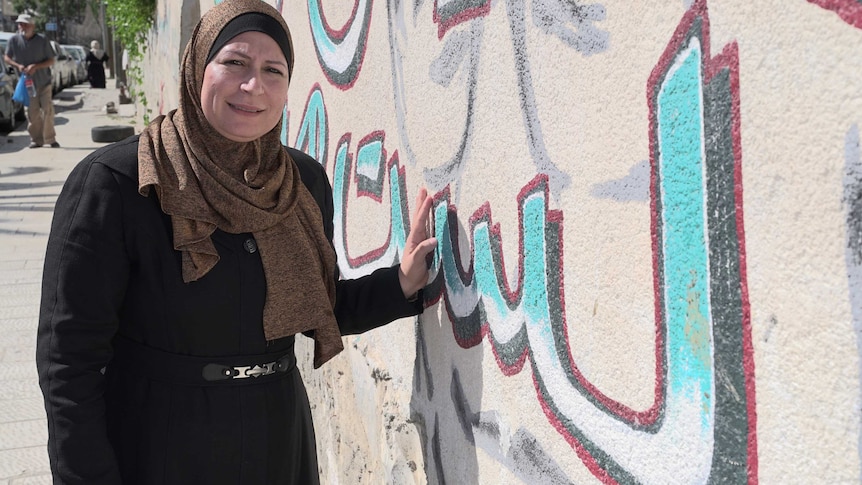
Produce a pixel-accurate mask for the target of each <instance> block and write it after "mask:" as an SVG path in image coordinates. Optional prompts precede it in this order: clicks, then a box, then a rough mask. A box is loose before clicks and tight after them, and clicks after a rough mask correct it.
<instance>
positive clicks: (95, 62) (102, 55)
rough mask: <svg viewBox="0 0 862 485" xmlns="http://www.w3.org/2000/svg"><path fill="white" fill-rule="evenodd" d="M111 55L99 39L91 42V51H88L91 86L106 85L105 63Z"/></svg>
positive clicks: (101, 86) (88, 73) (100, 86)
mask: <svg viewBox="0 0 862 485" xmlns="http://www.w3.org/2000/svg"><path fill="white" fill-rule="evenodd" d="M108 59H110V57H109V56H108V54H107V53H106V52H105V51H103V50H102V48H101V47H100V46H99V41H97V40H94V41H93V42H90V52H88V53H87V80H88V81H90V87H91V88H104V87H105V63H106V62H108Z"/></svg>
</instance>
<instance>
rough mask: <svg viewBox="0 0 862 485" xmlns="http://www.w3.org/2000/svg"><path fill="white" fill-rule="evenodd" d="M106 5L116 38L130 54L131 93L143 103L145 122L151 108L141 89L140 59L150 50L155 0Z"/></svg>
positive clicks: (115, 0) (116, 0) (119, 0)
mask: <svg viewBox="0 0 862 485" xmlns="http://www.w3.org/2000/svg"><path fill="white" fill-rule="evenodd" d="M105 5H106V8H105V11H106V15H107V17H108V24H109V25H110V26H111V27H112V28H113V34H114V39H115V40H117V41H119V43H120V44H121V45H122V46H123V48H124V49H125V50H126V53H127V54H128V56H129V66H128V68H127V69H126V78H127V79H128V80H129V81H130V82H129V83H128V84H129V95H130V96H132V97H133V98H135V99H136V100H137V101H138V102H139V103H140V104H141V106H143V108H144V116H143V118H144V123H149V122H150V109H149V108H148V104H147V98H146V94H145V93H144V91H143V89H142V81H143V72H142V71H141V67H140V61H141V59H143V57H144V53H146V51H147V35H148V34H149V32H150V29H152V27H153V23H154V22H155V17H156V0H106V2H105Z"/></svg>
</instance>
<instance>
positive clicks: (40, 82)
mask: <svg viewBox="0 0 862 485" xmlns="http://www.w3.org/2000/svg"><path fill="white" fill-rule="evenodd" d="M15 23H17V24H18V34H17V35H15V36H13V37H12V38H11V39H9V42H8V44H7V45H6V53H5V58H6V63H8V64H9V65H12V66H15V67H17V68H18V70H19V71H21V72H23V73H24V74H26V75H27V76H28V77H30V78H31V79H33V82H34V83H35V85H36V95H35V96H32V95H31V96H30V106H28V107H27V120H28V122H29V124H28V125H27V131H28V132H29V133H30V148H39V147H41V146H42V145H49V146H51V147H54V148H58V147H59V146H60V144H59V143H57V140H56V139H55V136H56V135H55V133H54V103H53V101H51V98H52V97H53V94H54V93H53V91H52V85H53V83H52V81H51V66H52V65H54V50H53V49H52V48H51V44H50V43H49V42H48V39H46V38H45V36H44V35H42V34H37V33H36V24H34V23H33V18H32V17H31V16H30V15H28V14H21V15H19V16H18V18H17V19H16V20H15Z"/></svg>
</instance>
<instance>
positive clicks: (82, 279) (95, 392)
mask: <svg viewBox="0 0 862 485" xmlns="http://www.w3.org/2000/svg"><path fill="white" fill-rule="evenodd" d="M114 177H115V174H114V173H113V172H112V171H111V170H109V169H108V168H106V167H105V166H104V165H102V164H98V163H92V164H86V165H80V166H78V167H77V168H76V169H75V170H73V171H72V173H71V174H70V176H69V178H68V179H67V181H66V184H65V186H64V188H63V190H62V192H61V194H60V197H59V199H58V200H57V205H56V208H55V212H54V219H53V223H52V227H51V237H50V238H49V240H48V247H47V251H46V255H45V270H44V275H43V279H42V303H41V308H40V316H39V330H38V340H37V350H36V353H37V358H36V359H37V360H36V361H37V366H38V370H39V384H40V386H41V387H42V392H43V395H44V396H45V407H46V411H47V418H48V434H49V440H48V457H49V459H50V462H51V468H52V470H53V471H54V473H55V483H64V484H72V483H81V484H84V483H86V484H103V483H104V484H115V483H120V478H119V473H118V470H117V465H116V460H115V459H114V454H113V450H112V448H111V446H110V444H109V443H108V439H107V436H106V434H105V421H104V420H105V402H104V399H103V395H104V375H103V374H102V369H103V368H104V367H105V366H106V365H107V364H108V362H109V361H110V360H111V356H112V350H111V339H112V338H113V337H114V334H115V333H116V330H117V326H118V315H119V308H120V306H121V304H122V300H123V296H124V294H123V293H124V289H125V287H126V284H125V282H126V280H127V278H128V271H129V267H128V259H127V257H126V255H125V254H124V250H123V248H124V244H123V229H122V228H123V225H124V221H123V208H122V203H121V201H120V197H119V193H118V191H117V190H116V189H117V184H116V182H115V179H114Z"/></svg>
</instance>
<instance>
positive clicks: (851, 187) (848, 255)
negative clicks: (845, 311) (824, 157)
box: [844, 124, 862, 452]
mask: <svg viewBox="0 0 862 485" xmlns="http://www.w3.org/2000/svg"><path fill="white" fill-rule="evenodd" d="M844 160H845V165H844V207H845V211H846V214H847V216H846V217H847V220H846V226H847V227H846V231H847V246H846V249H845V262H846V265H847V276H848V280H849V282H848V283H849V284H848V287H849V290H850V295H849V297H850V311H851V314H852V319H853V321H852V325H853V333H854V334H855V335H856V346H857V349H858V351H859V353H860V355H862V144H860V137H859V126H858V125H856V124H854V125H853V126H851V127H850V129H849V130H848V131H847V134H846V136H845V139H844ZM860 365H862V359H860ZM860 375H862V374H860ZM860 400H862V399H860ZM858 449H859V452H862V435H860V436H859V448H858Z"/></svg>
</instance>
